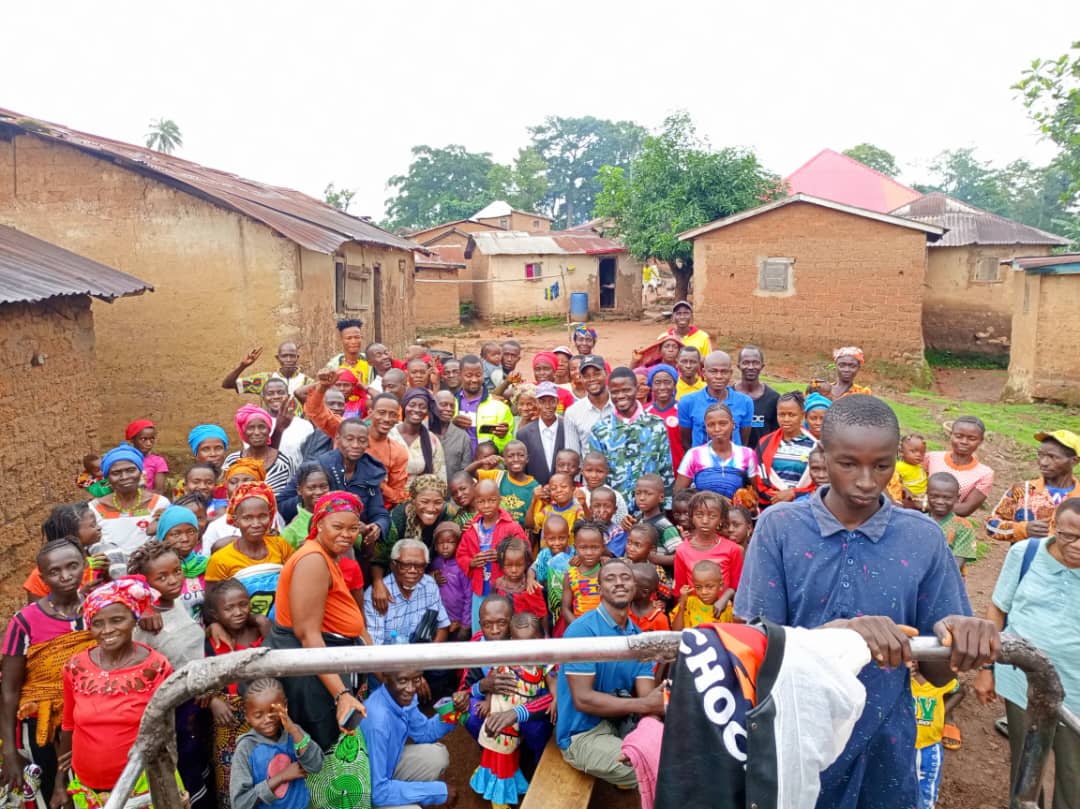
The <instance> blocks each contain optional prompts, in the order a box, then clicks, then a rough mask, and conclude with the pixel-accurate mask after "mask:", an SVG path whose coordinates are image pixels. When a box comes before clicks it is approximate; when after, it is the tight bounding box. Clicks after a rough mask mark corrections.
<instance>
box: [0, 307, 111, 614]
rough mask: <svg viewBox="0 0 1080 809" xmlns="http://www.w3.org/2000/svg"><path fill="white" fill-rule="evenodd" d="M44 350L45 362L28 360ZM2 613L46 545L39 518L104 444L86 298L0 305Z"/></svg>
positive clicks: (70, 497)
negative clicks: (86, 459) (90, 454)
mask: <svg viewBox="0 0 1080 809" xmlns="http://www.w3.org/2000/svg"><path fill="white" fill-rule="evenodd" d="M37 354H43V355H44V356H45V362H44V364H42V365H37V366H35V365H33V364H31V359H32V357H34V355H37ZM0 357H3V365H4V369H3V373H2V374H0V479H2V480H3V481H4V495H3V497H0V569H2V570H3V571H4V575H3V577H2V578H0V617H2V618H3V620H4V621H5V624H6V621H7V617H8V616H10V615H11V613H12V612H14V610H15V609H17V608H18V607H19V606H21V605H22V604H24V603H25V597H24V596H23V595H22V590H21V587H22V582H23V579H24V578H25V577H26V574H27V573H29V572H30V569H31V567H32V566H33V564H34V557H35V556H36V555H37V551H38V548H40V547H41V530H40V529H41V522H42V520H43V519H44V518H45V517H46V516H47V515H48V513H49V510H50V509H51V508H52V507H53V506H54V505H58V504H60V503H66V502H72V501H75V500H84V499H86V498H85V496H84V495H83V494H82V493H81V492H80V490H79V489H78V488H77V487H76V486H75V479H76V477H77V476H78V474H79V472H80V471H81V459H82V456H83V455H84V454H86V453H87V452H91V451H98V450H100V446H99V442H98V420H99V418H100V405H99V401H98V397H97V380H96V379H95V362H94V320H93V317H92V315H91V310H90V299H89V298H87V297H85V296H71V297H61V298H52V299H50V300H47V301H44V302H42V303H37V304H22V303H16V304H0Z"/></svg>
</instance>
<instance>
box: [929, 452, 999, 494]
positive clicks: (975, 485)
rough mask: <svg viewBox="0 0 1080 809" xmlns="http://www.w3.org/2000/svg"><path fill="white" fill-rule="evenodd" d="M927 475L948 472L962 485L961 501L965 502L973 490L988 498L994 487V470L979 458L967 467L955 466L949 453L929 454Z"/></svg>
mask: <svg viewBox="0 0 1080 809" xmlns="http://www.w3.org/2000/svg"><path fill="white" fill-rule="evenodd" d="M923 466H924V467H925V468H926V474H927V475H928V476H929V475H934V474H937V473H938V472H948V473H949V474H950V475H952V476H953V477H954V478H956V481H957V483H959V484H960V499H961V500H963V499H964V498H965V497H967V496H968V495H969V494H971V491H972V490H973V489H978V490H979V491H980V492H982V493H983V494H984V495H986V496H987V497H989V496H990V490H991V489H992V488H993V487H994V470H993V469H991V468H990V467H989V466H987V465H986V464H984V463H979V461H978V459H977V458H972V459H971V463H969V464H967V465H966V466H954V465H953V463H952V459H951V458H950V457H949V453H948V452H940V451H939V452H928V453H926V460H924V461H923Z"/></svg>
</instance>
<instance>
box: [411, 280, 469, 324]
mask: <svg viewBox="0 0 1080 809" xmlns="http://www.w3.org/2000/svg"><path fill="white" fill-rule="evenodd" d="M457 280H458V270H449V269H446V270H441V269H434V268H429V267H424V268H421V269H418V270H417V271H416V323H417V325H418V326H419V327H420V328H424V329H433V328H445V327H448V326H459V325H461V310H460V308H459V305H458V285H457V284H454V283H449V284H445V283H437V284H426V283H424V281H440V282H442V281H457Z"/></svg>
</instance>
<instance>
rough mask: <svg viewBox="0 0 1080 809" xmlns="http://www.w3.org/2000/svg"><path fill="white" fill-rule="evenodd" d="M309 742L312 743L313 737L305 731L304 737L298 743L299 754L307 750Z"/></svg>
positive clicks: (297, 750)
mask: <svg viewBox="0 0 1080 809" xmlns="http://www.w3.org/2000/svg"><path fill="white" fill-rule="evenodd" d="M309 744H311V737H310V736H309V735H308V734H307V733H305V734H304V738H302V739H301V740H300V743H299V744H298V745H296V752H297V755H299V754H301V753H303V752H304V751H305V750H307V748H308V745H309Z"/></svg>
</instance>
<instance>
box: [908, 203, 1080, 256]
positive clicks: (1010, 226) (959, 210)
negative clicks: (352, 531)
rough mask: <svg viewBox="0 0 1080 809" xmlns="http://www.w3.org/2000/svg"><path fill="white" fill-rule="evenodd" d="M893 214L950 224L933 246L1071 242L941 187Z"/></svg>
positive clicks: (922, 220) (1058, 244)
mask: <svg viewBox="0 0 1080 809" xmlns="http://www.w3.org/2000/svg"><path fill="white" fill-rule="evenodd" d="M892 215H893V216H903V217H905V218H906V219H915V220H917V221H919V222H928V223H930V224H933V225H938V226H940V227H943V228H946V233H945V235H944V236H943V237H942V238H941V239H940V240H939V241H937V242H935V243H934V244H932V245H931V246H932V247H964V246H966V245H969V244H1049V245H1055V246H1063V245H1067V244H1069V240H1068V239H1065V238H1062V237H1061V236H1058V235H1057V234H1055V233H1048V232H1047V231H1045V230H1039V229H1038V228H1033V227H1031V226H1030V225H1023V224H1021V223H1020V222H1016V221H1014V220H1012V219H1006V218H1005V217H1004V216H998V215H997V214H994V213H990V211H984V210H983V209H982V208H976V207H975V206H974V205H969V204H968V203H966V202H961V201H960V200H958V199H956V198H955V197H950V196H949V195H948V194H943V193H941V192H940V191H935V192H933V193H931V194H925V195H924V196H921V197H919V198H918V199H917V200H915V201H913V202H909V203H907V204H906V205H901V206H900V207H899V208H897V209H896V210H894V211H893V212H892Z"/></svg>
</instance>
